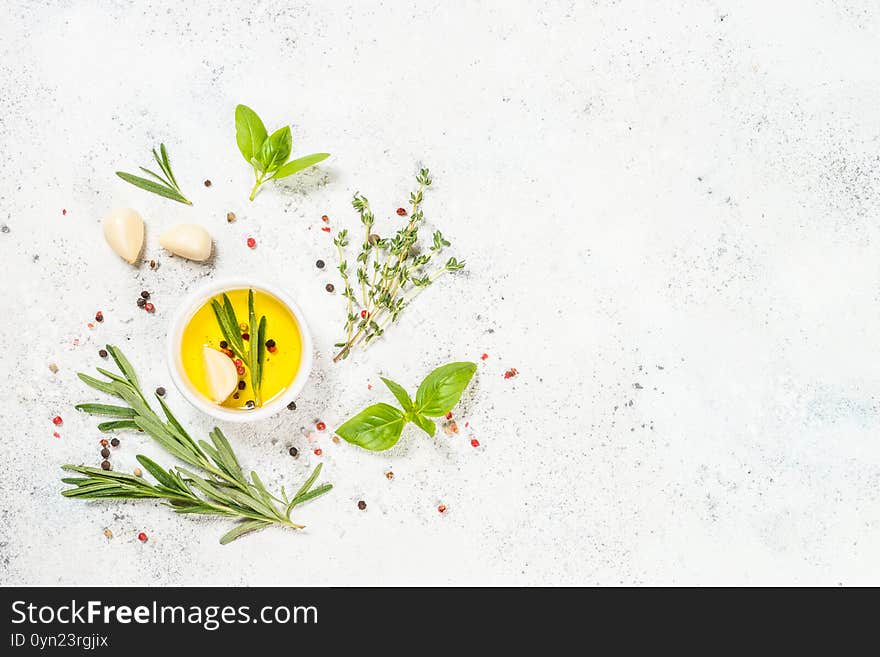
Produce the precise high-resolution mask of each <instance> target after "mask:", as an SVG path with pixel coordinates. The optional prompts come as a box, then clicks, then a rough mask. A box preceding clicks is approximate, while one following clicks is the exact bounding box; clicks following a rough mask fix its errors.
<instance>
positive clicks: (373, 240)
mask: <svg viewBox="0 0 880 657" xmlns="http://www.w3.org/2000/svg"><path fill="white" fill-rule="evenodd" d="M381 239H382V238H381V237H379V236H378V235H376V233H371V234H370V244H372V245H373V246H376V245H377V244H378V243H379V241H380V240H381Z"/></svg>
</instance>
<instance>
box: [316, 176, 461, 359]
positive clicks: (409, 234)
mask: <svg viewBox="0 0 880 657" xmlns="http://www.w3.org/2000/svg"><path fill="white" fill-rule="evenodd" d="M416 182H418V188H417V189H416V191H414V192H412V193H411V194H410V197H409V202H410V212H409V222H408V223H407V224H406V226H404V227H403V228H401V229H400V230H398V231H397V233H396V234H395V236H394V237H393V238H380V237H379V236H378V235H376V234H375V233H373V232H372V229H373V224H374V223H375V217H374V216H373V212H372V210H370V202H369V201H368V200H367V199H366V197H365V196H363V195H362V194H360V193H355V195H354V198H353V199H352V202H351V205H352V207H354V209H355V210H356V211H357V212H358V214H359V215H360V219H361V224H362V225H363V227H364V240H363V242H362V243H361V249H360V252H359V253H358V256H357V258H356V260H355V262H356V263H357V269H356V270H355V283H354V285H352V282H351V278H350V276H349V270H348V261H347V260H346V258H345V253H344V251H343V249H344V248H345V247H347V246H348V244H349V238H348V230H342V231H340V232H339V233H338V234H337V236H336V238H335V239H334V241H333V243H334V244H335V245H336V250H337V252H338V253H339V274H340V276H341V277H342V283H343V293H342V294H343V296H344V297H345V299H346V306H347V308H346V319H345V340H344V341H343V342H338V343H336V345H335V346H336V347H341V350H340V352H339V353H338V354H336V356H335V357H334V358H333V362H334V363H335V362H338V361H339V360H342V359H345V358H348V356H349V354H350V353H351V350H352V349H354V348H355V347H356V346H358V345H359V344H363V345H364V346H365V347H366V345H368V344H369V343H370V342H372V341H373V340H374V339H375V338H378V337H379V336H381V335H382V334H383V333H384V332H385V328H386V327H387V326H388V324H390V323H392V322H395V321H397V318H398V317H399V316H400V313H401V312H402V311H403V309H404V308H406V307H407V306H408V305H409V304H410V302H411V301H412V300H413V299H414V298H415V297H416V296H417V295H418V294H419V293H420V292H421V291H422V290H423V289H424V288H426V287H427V286H429V285H431V284H432V283H433V282H434V281H436V280H437V279H438V278H440V276H442V275H443V274H445V273H446V272H452V271H458V270H459V269H463V268H464V261H459V260H456V259H455V258H449V259H448V260H447V261H446V263H445V264H443V265H441V266H440V267H438V268H436V269H434V270H432V271H430V272H429V271H428V265H429V264H430V263H431V262H432V261H433V259H434V257H435V256H436V255H437V254H439V253H440V251H442V250H443V248H444V247H447V246H449V245H450V243H449V242H448V241H447V240H446V239H445V238H444V237H443V234H442V233H441V232H440V231H439V230H437V231H434V234H433V236H432V244H431V246H430V247H429V249H428V250H427V252H424V253H419V252H417V248H416V244H417V242H418V238H419V226H420V225H421V223H422V221H423V220H424V214H423V212H422V209H421V206H422V200H423V196H424V191H425V188H427V187H429V186H430V185H431V175H430V173H429V171H428V170H427V169H421V170H420V171H419V174H418V176H416ZM398 214H406V213H405V211H404V210H400V211H398ZM356 290H357V292H359V293H360V296H358V294H357V293H356ZM357 307H359V308H360V311H359V312H358V311H357V309H356V308H357Z"/></svg>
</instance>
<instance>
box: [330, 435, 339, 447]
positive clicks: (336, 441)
mask: <svg viewBox="0 0 880 657" xmlns="http://www.w3.org/2000/svg"><path fill="white" fill-rule="evenodd" d="M330 440H332V441H333V444H334V445H338V444H339V436H333V437H332V438H331V439H330Z"/></svg>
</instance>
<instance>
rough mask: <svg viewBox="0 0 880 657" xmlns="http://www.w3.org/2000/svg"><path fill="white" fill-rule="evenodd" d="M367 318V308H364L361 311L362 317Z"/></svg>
mask: <svg viewBox="0 0 880 657" xmlns="http://www.w3.org/2000/svg"><path fill="white" fill-rule="evenodd" d="M366 318H367V311H366V310H362V311H361V319H366Z"/></svg>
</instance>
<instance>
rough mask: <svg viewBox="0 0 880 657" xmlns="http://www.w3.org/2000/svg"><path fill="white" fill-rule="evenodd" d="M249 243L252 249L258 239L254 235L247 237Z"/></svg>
mask: <svg viewBox="0 0 880 657" xmlns="http://www.w3.org/2000/svg"><path fill="white" fill-rule="evenodd" d="M247 245H248V248H249V249H252V248H254V247H255V246H256V245H257V240H255V239H254V238H253V237H248V238H247Z"/></svg>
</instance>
